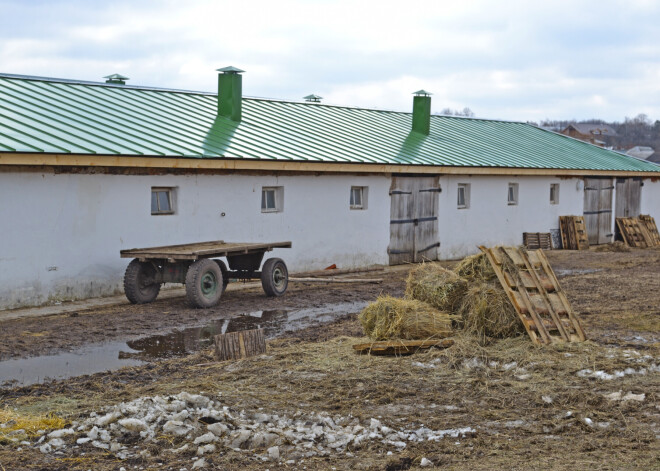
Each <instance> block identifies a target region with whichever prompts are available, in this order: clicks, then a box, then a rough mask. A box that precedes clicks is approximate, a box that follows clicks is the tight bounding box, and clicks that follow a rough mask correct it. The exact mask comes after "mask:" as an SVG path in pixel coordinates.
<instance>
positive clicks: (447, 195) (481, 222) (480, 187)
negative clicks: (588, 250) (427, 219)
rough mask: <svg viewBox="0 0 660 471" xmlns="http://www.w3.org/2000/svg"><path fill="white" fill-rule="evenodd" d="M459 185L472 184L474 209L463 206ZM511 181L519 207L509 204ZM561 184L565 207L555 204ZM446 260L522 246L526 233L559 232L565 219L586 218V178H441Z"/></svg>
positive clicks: (442, 238) (442, 251)
mask: <svg viewBox="0 0 660 471" xmlns="http://www.w3.org/2000/svg"><path fill="white" fill-rule="evenodd" d="M459 183H469V184H470V207H469V208H467V209H458V208H457V191H458V190H457V188H458V184H459ZM509 183H518V185H519V186H518V204H517V205H515V206H514V205H511V206H510V205H508V203H507V192H508V186H509ZM551 183H558V184H559V185H560V186H559V204H550V184H551ZM440 185H441V187H442V193H440V202H439V218H438V219H439V222H438V229H439V234H440V258H442V259H456V258H462V257H465V256H466V255H470V254H473V253H476V252H478V250H479V249H478V246H479V245H487V246H492V245H519V244H522V233H523V232H551V231H552V230H558V229H559V216H566V215H581V214H582V210H583V206H584V192H583V188H584V186H583V185H582V179H579V178H565V179H560V178H552V177H529V176H526V177H506V176H501V177H500V176H444V177H442V178H441V180H440Z"/></svg>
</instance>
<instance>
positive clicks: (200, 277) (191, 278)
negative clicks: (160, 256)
mask: <svg viewBox="0 0 660 471" xmlns="http://www.w3.org/2000/svg"><path fill="white" fill-rule="evenodd" d="M222 285H223V281H222V271H221V270H220V266H219V265H218V264H217V263H216V262H215V261H214V260H211V259H210V258H203V259H201V260H197V261H196V262H194V263H193V264H192V265H190V266H189V267H188V272H187V273H186V296H187V297H188V302H189V303H190V304H191V305H192V306H193V307H198V308H202V309H205V308H209V307H213V306H215V305H216V304H218V301H220V297H221V296H222Z"/></svg>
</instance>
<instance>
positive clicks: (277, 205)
mask: <svg viewBox="0 0 660 471" xmlns="http://www.w3.org/2000/svg"><path fill="white" fill-rule="evenodd" d="M271 191H272V192H273V203H274V207H272V208H271V207H267V206H264V203H267V202H268V199H267V198H264V195H265V193H267V192H271ZM283 203H284V187H282V186H262V187H261V212H262V213H281V212H282V211H283V210H284V205H283Z"/></svg>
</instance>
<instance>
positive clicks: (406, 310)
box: [358, 296, 453, 340]
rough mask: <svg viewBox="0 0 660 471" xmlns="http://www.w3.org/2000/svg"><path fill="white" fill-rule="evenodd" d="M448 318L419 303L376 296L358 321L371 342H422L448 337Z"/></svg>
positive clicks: (447, 315)
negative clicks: (401, 340)
mask: <svg viewBox="0 0 660 471" xmlns="http://www.w3.org/2000/svg"><path fill="white" fill-rule="evenodd" d="M452 317H453V316H450V315H449V314H447V313H446V312H441V311H438V310H437V309H435V308H434V307H433V306H431V305H429V304H427V303H425V302H422V301H418V300H415V299H398V298H394V297H392V296H380V297H379V298H378V299H377V300H376V301H375V302H373V303H371V304H370V305H368V306H367V307H366V308H364V309H363V310H362V312H361V313H360V315H359V317H358V318H359V320H360V323H361V324H362V327H363V329H364V332H365V334H366V335H367V336H368V337H370V338H371V339H373V340H391V339H404V340H424V339H431V338H444V337H447V336H448V335H450V334H451V324H452Z"/></svg>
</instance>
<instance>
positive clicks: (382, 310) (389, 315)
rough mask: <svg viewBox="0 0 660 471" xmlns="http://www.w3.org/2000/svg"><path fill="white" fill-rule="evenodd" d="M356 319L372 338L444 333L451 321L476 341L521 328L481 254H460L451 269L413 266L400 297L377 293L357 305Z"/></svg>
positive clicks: (512, 334)
mask: <svg viewBox="0 0 660 471" xmlns="http://www.w3.org/2000/svg"><path fill="white" fill-rule="evenodd" d="M360 321H361V322H362V326H363V328H364V331H365V333H366V334H367V335H368V336H369V337H370V338H372V339H373V340H387V339H395V338H399V339H428V338H434V337H445V336H447V335H448V334H449V333H450V332H451V329H452V325H453V327H454V328H460V329H462V330H463V331H464V332H466V333H468V334H472V335H475V336H476V337H477V338H479V339H481V340H482V341H486V340H487V339H488V338H491V337H494V338H507V337H516V336H518V335H520V334H523V333H524V332H525V329H524V327H523V325H522V322H521V320H520V318H519V317H518V314H517V313H516V311H515V309H514V307H513V306H512V305H511V302H510V301H509V298H508V297H507V295H506V293H505V292H504V290H503V289H502V287H501V286H500V284H499V282H498V280H497V275H496V274H495V271H494V270H493V267H492V266H491V264H490V262H489V261H488V258H487V257H486V255H485V254H477V255H472V256H470V257H466V258H464V259H463V260H462V261H461V262H460V263H459V264H458V265H457V266H456V267H455V268H454V270H447V269H445V268H442V267H441V266H439V265H437V264H435V263H422V264H421V265H418V266H416V267H415V268H413V269H412V270H411V271H410V275H409V276H408V279H407V281H406V293H405V299H396V298H392V297H389V296H385V297H381V298H379V299H378V300H377V301H376V302H375V303H374V304H371V305H369V306H367V307H366V308H365V309H364V311H362V313H361V314H360Z"/></svg>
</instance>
